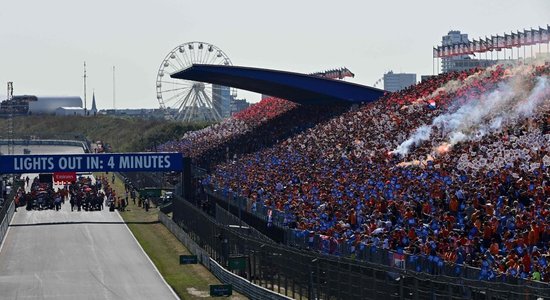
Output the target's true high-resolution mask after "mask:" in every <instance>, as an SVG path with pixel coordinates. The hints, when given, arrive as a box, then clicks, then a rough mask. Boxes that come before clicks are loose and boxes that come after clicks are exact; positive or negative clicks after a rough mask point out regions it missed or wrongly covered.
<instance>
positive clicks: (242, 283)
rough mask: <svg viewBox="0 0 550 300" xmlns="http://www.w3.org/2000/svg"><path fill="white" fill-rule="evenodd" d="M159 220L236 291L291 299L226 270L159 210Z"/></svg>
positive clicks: (257, 297) (264, 297)
mask: <svg viewBox="0 0 550 300" xmlns="http://www.w3.org/2000/svg"><path fill="white" fill-rule="evenodd" d="M159 220H160V222H161V223H162V224H164V226H166V228H168V230H169V231H170V232H172V234H174V235H175V236H176V238H177V239H178V240H179V241H180V242H181V243H183V244H184V245H185V247H187V249H188V250H189V251H190V252H191V253H193V254H194V255H197V259H198V261H199V262H200V263H201V264H202V265H204V266H205V267H206V268H207V269H208V270H210V272H212V273H213V274H214V275H215V276H216V277H217V278H218V279H220V281H222V282H223V283H228V284H232V285H233V288H234V289H235V290H236V291H238V292H240V293H242V294H244V295H246V296H247V297H249V298H250V299H291V298H288V297H285V296H283V295H279V294H277V293H275V292H273V291H270V290H268V289H266V288H263V287H261V286H258V285H255V284H253V283H251V282H250V281H248V280H246V279H244V278H242V277H240V276H237V275H235V274H233V273H231V272H229V271H227V270H226V269H225V268H224V267H222V266H221V265H220V264H219V263H217V262H216V261H215V260H213V259H212V258H210V257H209V256H208V253H207V252H206V251H205V250H203V249H202V248H201V247H200V246H199V245H198V244H197V243H195V241H193V239H191V238H190V237H189V235H188V234H187V233H186V232H185V231H184V230H183V229H182V228H181V227H180V226H178V225H177V224H176V223H174V221H172V219H170V217H168V216H167V215H165V214H164V213H162V212H159Z"/></svg>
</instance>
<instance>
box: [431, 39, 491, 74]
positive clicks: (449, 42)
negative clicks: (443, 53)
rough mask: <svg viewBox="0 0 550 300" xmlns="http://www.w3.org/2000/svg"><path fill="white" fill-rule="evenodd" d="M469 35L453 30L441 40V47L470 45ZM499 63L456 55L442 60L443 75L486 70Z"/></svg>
mask: <svg viewBox="0 0 550 300" xmlns="http://www.w3.org/2000/svg"><path fill="white" fill-rule="evenodd" d="M469 42H470V40H469V39H468V34H466V33H461V32H460V30H451V31H449V33H448V34H447V35H444V36H443V37H442V38H441V46H443V47H449V46H454V45H462V44H468V43H469ZM496 63H497V61H495V60H489V59H473V58H471V57H470V56H469V55H456V56H449V57H444V58H442V59H441V71H442V72H443V73H447V72H453V71H464V70H469V69H472V68H476V67H481V68H486V67H489V66H492V65H494V64H496Z"/></svg>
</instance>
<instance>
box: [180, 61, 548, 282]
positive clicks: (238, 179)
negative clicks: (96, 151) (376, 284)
mask: <svg viewBox="0 0 550 300" xmlns="http://www.w3.org/2000/svg"><path fill="white" fill-rule="evenodd" d="M549 74H550V66H549V64H548V63H543V64H540V65H536V66H535V65H527V66H525V65H522V66H496V67H492V68H489V69H485V70H477V69H476V70H470V71H466V72H459V73H448V74H443V75H440V76H437V77H434V78H432V79H430V80H428V81H425V82H422V83H420V84H418V85H416V86H413V87H410V88H408V89H406V90H403V91H401V92H398V93H391V94H387V95H385V96H384V97H383V98H382V99H380V100H379V101H377V102H375V103H370V104H366V105H362V106H360V107H358V108H353V109H351V110H349V111H347V112H345V113H342V114H340V115H338V116H337V117H334V118H332V119H330V120H326V121H325V120H320V121H319V122H317V124H318V125H317V126H315V127H311V126H310V127H308V129H305V130H304V131H302V132H299V133H297V134H295V135H293V136H292V135H288V138H287V139H285V140H283V141H280V142H279V143H277V144H276V145H275V146H273V147H270V148H262V149H261V150H260V151H258V152H255V153H249V154H246V155H244V156H242V157H238V158H237V159H232V160H231V161H230V162H227V163H221V164H220V165H218V166H217V167H216V169H215V171H214V172H213V174H212V176H210V177H209V178H207V179H206V180H205V181H204V184H208V185H213V186H215V187H220V188H222V189H225V190H231V191H233V192H235V193H237V194H240V195H243V196H245V197H247V198H249V199H251V201H252V202H254V203H257V204H258V203H259V204H263V205H265V206H267V207H270V208H272V209H274V210H279V211H281V212H285V213H286V214H287V215H288V220H289V225H290V226H293V227H295V228H297V229H298V230H301V231H304V232H307V233H310V232H313V233H317V234H321V235H323V236H324V237H327V238H328V239H332V240H334V241H336V242H337V243H338V244H349V245H351V246H352V247H355V248H358V247H365V246H372V245H374V246H378V247H382V248H386V249H391V250H395V251H402V252H405V253H411V254H419V255H426V256H430V257H434V258H437V259H441V260H445V261H448V262H453V263H457V264H467V265H470V266H475V267H479V268H481V272H480V274H481V277H482V278H483V279H491V278H494V277H495V276H497V275H498V274H507V275H510V276H515V277H521V278H531V279H533V280H539V281H540V280H543V281H550V264H549V262H550V261H549V259H550V204H549V202H548V197H549V195H550V184H549V183H550V168H549V166H550V156H549V154H548V151H547V149H548V147H550V128H549V123H550V100H549V99H550V90H549V85H548V76H549ZM518 78H519V79H518ZM518 85H521V87H522V88H521V89H520V88H518ZM516 89H519V92H517V93H512V94H510V93H511V92H510V90H512V91H515V90H516ZM504 98H506V99H508V98H510V99H511V100H510V101H511V102H506V103H501V102H498V101H499V99H504ZM479 99H482V100H479ZM541 99H542V100H541ZM531 100H533V101H535V100H536V101H535V102H533V101H531ZM495 101H497V102H495ZM537 101H538V102H537ZM479 102H483V103H482V104H483V105H486V106H487V107H488V108H487V107H485V106H484V107H482V108H480V107H477V106H475V105H474V106H473V107H474V108H476V110H471V111H466V113H464V108H465V107H469V106H472V105H473V104H476V103H479ZM472 103H473V104H472ZM533 103H534V105H532V104H533ZM298 107H299V106H298ZM486 108H487V113H486V114H484V115H481V116H478V114H479V113H478V111H479V110H483V109H486ZM508 111H511V113H509V114H508V113H507V112H508ZM257 115H261V112H257ZM511 116H512V117H511ZM477 117H479V118H477ZM256 118H257V117H256ZM476 118H477V119H476ZM442 120H443V121H445V123H444V124H443V125H441V124H442V123H441V122H443V121H442ZM295 121H299V120H295ZM474 121H475V122H474ZM233 122H235V121H233ZM456 122H458V123H459V124H458V125H457V124H455V123H456ZM476 122H477V123H476ZM286 123H287V124H288V125H287V126H292V121H291V120H287V122H286ZM455 125H456V126H455ZM423 126H424V127H426V126H427V127H428V129H429V134H427V137H426V134H424V136H423V137H422V138H418V139H417V138H416V137H417V136H422V135H421V134H420V133H422V132H419V130H418V129H420V128H423ZM457 126H458V127H457ZM209 130H214V129H213V128H212V129H209ZM203 138H204V140H208V135H205V136H204V137H203ZM188 142H189V143H190V145H192V143H193V142H192V141H188Z"/></svg>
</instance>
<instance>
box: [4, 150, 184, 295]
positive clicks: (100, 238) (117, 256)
mask: <svg viewBox="0 0 550 300" xmlns="http://www.w3.org/2000/svg"><path fill="white" fill-rule="evenodd" d="M61 148H63V147H61ZM57 150H61V151H56V152H55V153H74V149H72V150H73V151H70V150H69V151H63V149H57ZM65 150H66V149H65ZM44 154H45V153H44ZM0 299H67V300H68V299H71V300H73V299H177V296H176V295H175V294H174V293H173V291H172V289H171V288H170V287H169V286H168V285H167V284H166V283H165V281H164V280H163V279H162V277H161V276H160V274H159V273H158V272H157V270H156V269H155V267H154V265H153V264H152V262H151V261H150V260H149V258H148V257H147V256H146V255H145V253H144V252H143V250H142V249H141V247H140V246H139V244H138V243H137V241H136V240H135V239H134V237H133V235H132V234H131V232H130V230H129V229H128V227H127V226H126V224H125V223H124V222H123V220H122V218H121V217H120V215H119V214H118V212H109V211H108V210H103V211H90V212H87V211H80V212H77V211H74V212H71V208H70V205H69V203H68V202H66V203H65V204H64V205H63V206H62V209H61V210H60V211H55V210H42V211H27V210H25V208H24V207H20V208H19V209H18V211H17V212H16V213H15V216H14V218H13V220H12V223H11V224H10V228H9V231H8V234H7V236H6V238H5V240H4V243H3V244H2V246H1V248H0Z"/></svg>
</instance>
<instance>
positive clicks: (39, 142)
mask: <svg viewBox="0 0 550 300" xmlns="http://www.w3.org/2000/svg"><path fill="white" fill-rule="evenodd" d="M8 143H9V140H6V139H1V140H0V145H7V144H8ZM13 144H14V145H18V146H30V145H62V146H76V147H82V148H83V149H84V151H85V152H89V151H90V149H89V148H88V145H87V143H86V142H85V141H76V140H54V139H43V140H42V139H41V140H32V139H14V140H13Z"/></svg>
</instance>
